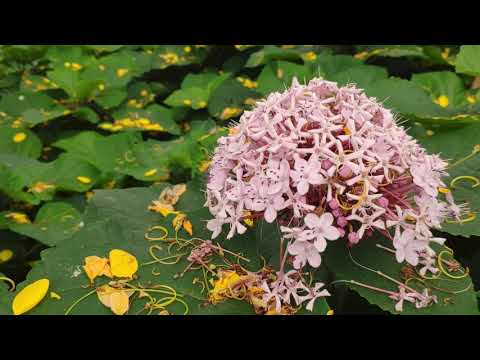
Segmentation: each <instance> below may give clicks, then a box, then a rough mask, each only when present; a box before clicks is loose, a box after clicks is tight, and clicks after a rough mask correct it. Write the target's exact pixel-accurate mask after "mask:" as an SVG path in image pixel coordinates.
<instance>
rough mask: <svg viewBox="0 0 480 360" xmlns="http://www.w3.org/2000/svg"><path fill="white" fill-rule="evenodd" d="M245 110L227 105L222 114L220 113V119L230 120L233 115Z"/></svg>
mask: <svg viewBox="0 0 480 360" xmlns="http://www.w3.org/2000/svg"><path fill="white" fill-rule="evenodd" d="M242 111H243V110H242V109H239V108H233V107H227V108H225V109H223V112H222V114H221V115H220V119H222V120H228V119H230V118H232V117H235V116H237V115H239V114H240V113H241V112H242Z"/></svg>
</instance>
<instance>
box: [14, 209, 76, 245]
mask: <svg viewBox="0 0 480 360" xmlns="http://www.w3.org/2000/svg"><path fill="white" fill-rule="evenodd" d="M82 226H83V222H82V215H81V214H80V213H79V212H78V210H76V209H75V208H74V207H73V206H72V205H70V204H67V203H63V202H49V203H47V204H45V205H43V206H42V207H41V208H40V210H39V211H38V213H37V216H36V217H35V221H34V222H33V223H30V224H12V225H10V229H11V230H12V231H15V232H17V233H20V234H23V235H26V236H29V237H31V238H33V239H35V240H38V241H40V242H41V243H43V244H45V245H49V246H54V245H58V244H59V243H60V242H62V241H63V240H65V239H67V238H69V237H71V236H72V234H73V233H75V232H76V231H78V230H79V229H80V228H81V227H82Z"/></svg>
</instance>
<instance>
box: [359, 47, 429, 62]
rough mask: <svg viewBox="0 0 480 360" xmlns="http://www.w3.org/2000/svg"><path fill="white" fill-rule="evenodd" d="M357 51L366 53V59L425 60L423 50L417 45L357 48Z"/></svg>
mask: <svg viewBox="0 0 480 360" xmlns="http://www.w3.org/2000/svg"><path fill="white" fill-rule="evenodd" d="M359 50H360V51H361V52H363V51H364V52H367V54H366V55H365V56H366V57H367V58H368V57H371V56H384V57H393V58H397V57H404V56H409V57H417V58H423V59H425V58H427V56H426V55H425V53H424V51H423V48H422V47H421V46H418V45H368V46H359Z"/></svg>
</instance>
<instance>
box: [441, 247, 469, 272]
mask: <svg viewBox="0 0 480 360" xmlns="http://www.w3.org/2000/svg"><path fill="white" fill-rule="evenodd" d="M444 254H449V255H450V256H452V253H451V252H449V251H447V250H443V251H441V252H440V253H439V254H438V257H437V264H438V267H439V268H440V271H441V272H442V273H443V274H444V275H446V276H448V277H449V278H452V279H463V278H465V277H467V276H468V274H469V269H468V268H465V272H464V273H463V274H462V275H452V274H450V273H449V272H448V271H447V270H445V268H444V267H443V265H442V262H443V261H444V260H443V258H442V256H443V255H444Z"/></svg>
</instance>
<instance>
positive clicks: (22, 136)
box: [13, 132, 27, 143]
mask: <svg viewBox="0 0 480 360" xmlns="http://www.w3.org/2000/svg"><path fill="white" fill-rule="evenodd" d="M26 138H27V134H25V133H24V132H19V133H16V134H15V135H14V136H13V142H15V143H21V142H22V141H25V139H26Z"/></svg>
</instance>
